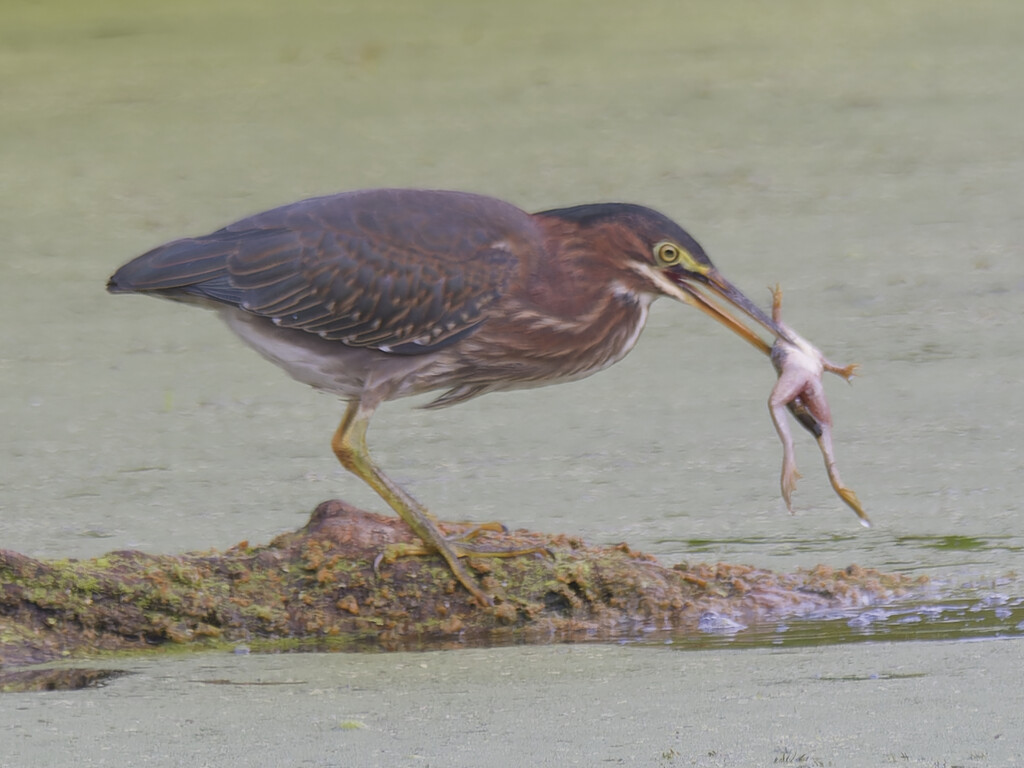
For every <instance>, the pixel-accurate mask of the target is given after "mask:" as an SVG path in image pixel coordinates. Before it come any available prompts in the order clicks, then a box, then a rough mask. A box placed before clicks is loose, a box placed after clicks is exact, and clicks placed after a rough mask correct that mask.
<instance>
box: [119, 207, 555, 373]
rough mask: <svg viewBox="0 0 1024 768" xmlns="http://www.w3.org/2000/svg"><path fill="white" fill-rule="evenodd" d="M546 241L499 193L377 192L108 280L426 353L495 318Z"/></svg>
mask: <svg viewBox="0 0 1024 768" xmlns="http://www.w3.org/2000/svg"><path fill="white" fill-rule="evenodd" d="M542 247H543V246H542V240H541V237H540V234H539V233H538V232H537V230H536V228H535V225H534V224H533V222H532V220H531V218H530V217H529V216H528V215H527V214H526V213H524V212H523V211H521V210H519V209H518V208H515V207H514V206H511V205H509V204H507V203H503V202H501V201H499V200H495V199H493V198H488V197H481V196H478V195H469V194H464V193H458V192H439V191H426V190H367V191H361V192H349V193H343V194H340V195H334V196H330V197H322V198H313V199H310V200H304V201H301V202H298V203H293V204H292V205H288V206H283V207H281V208H276V209H273V210H271V211H266V212H264V213H261V214H256V215H255V216H251V217H249V218H247V219H242V220H241V221H238V222H236V223H234V224H231V225H229V226H227V227H225V228H223V229H220V230H218V231H216V232H214V233H212V234H210V235H207V236H206V237H199V238H186V239H183V240H176V241H174V242H172V243H168V244H167V245H164V246H161V247H159V248H156V249H154V250H152V251H150V252H149V253H146V254H143V255H142V256H139V257H138V258H136V259H135V260H133V261H131V262H129V263H128V264H126V265H125V266H123V267H122V268H121V269H120V270H118V271H117V273H115V275H114V276H113V277H112V278H111V280H110V283H109V284H108V288H109V290H111V291H113V292H140V293H154V294H158V295H163V296H166V297H168V298H175V299H179V300H184V301H196V300H198V301H203V302H208V303H209V302H213V303H224V304H230V305H234V306H238V307H240V308H242V309H244V310H246V311H248V312H252V313H253V314H256V315H261V316H263V317H267V318H270V319H272V320H273V321H274V322H275V323H277V324H278V325H280V326H283V327H287V328H296V329H300V330H303V331H307V332H309V333H315V334H317V335H319V336H321V337H323V338H325V339H329V340H333V341H338V342H341V343H344V344H347V345H349V346H367V347H377V348H381V349H384V350H386V351H390V352H395V353H398V354H418V353H422V352H426V351H429V350H431V349H437V348H439V347H441V346H444V345H445V344H446V343H452V342H453V341H455V340H457V339H459V338H462V337H464V336H465V335H466V334H468V333H471V332H472V331H473V330H474V329H475V328H476V327H478V326H479V324H480V323H482V322H484V321H485V320H486V319H487V313H488V311H489V308H491V307H493V306H494V304H495V303H496V302H497V301H498V299H500V297H501V296H502V294H503V292H504V291H506V290H507V288H508V285H509V281H510V280H511V279H512V278H513V277H514V275H515V274H516V273H517V271H518V270H519V268H520V263H521V259H523V257H525V256H534V255H536V254H537V251H538V249H541V248H542Z"/></svg>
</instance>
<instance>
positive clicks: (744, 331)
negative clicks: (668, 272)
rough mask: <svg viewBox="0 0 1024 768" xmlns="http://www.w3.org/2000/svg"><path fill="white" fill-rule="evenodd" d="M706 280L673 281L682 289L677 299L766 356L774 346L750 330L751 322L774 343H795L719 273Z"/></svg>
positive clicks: (711, 272)
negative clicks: (711, 318) (776, 339)
mask: <svg viewBox="0 0 1024 768" xmlns="http://www.w3.org/2000/svg"><path fill="white" fill-rule="evenodd" d="M705 277H706V279H707V282H706V283H695V282H693V281H692V280H673V281H672V282H673V284H674V285H675V286H677V287H678V288H680V289H681V294H682V295H680V296H677V297H676V298H678V299H680V300H681V301H685V302H686V303H687V304H690V305H691V306H694V307H696V308H697V309H699V310H700V311H701V312H704V313H705V314H706V315H708V316H710V317H713V318H714V319H715V320H717V321H718V322H720V323H721V324H722V325H724V326H725V327H726V328H729V329H730V330H732V331H733V332H734V333H736V334H737V335H738V336H740V337H741V338H743V339H746V340H747V341H748V342H750V343H751V344H753V345H754V346H755V347H757V349H759V350H761V351H762V352H764V353H765V354H766V355H770V354H771V353H772V345H771V344H770V343H768V342H766V341H765V340H764V339H763V338H762V337H761V336H760V335H759V334H758V333H757V331H756V330H754V328H751V327H750V324H749V321H750V320H753V321H754V322H755V323H756V325H757V326H760V327H761V328H764V329H765V330H767V331H768V332H769V333H770V334H771V335H772V337H773V341H774V338H782V339H785V340H787V341H792V339H790V338H789V334H788V333H786V331H785V330H784V329H783V328H780V327H779V326H778V324H776V322H775V321H774V320H772V319H771V318H770V317H768V315H766V314H765V313H764V312H763V311H762V310H761V308H760V307H758V306H757V305H756V304H755V303H754V302H753V301H751V300H750V299H748V298H747V297H746V295H744V293H743V292H742V291H740V289H739V288H737V287H736V286H734V285H733V284H732V283H730V282H729V281H728V280H726V279H725V278H724V277H722V275H721V274H719V272H718V271H717V270H715V269H712V270H711V271H710V272H708V273H707V275H706V276H705ZM730 310H733V311H730ZM735 310H738V312H737V311H735Z"/></svg>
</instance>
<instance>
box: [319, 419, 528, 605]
mask: <svg viewBox="0 0 1024 768" xmlns="http://www.w3.org/2000/svg"><path fill="white" fill-rule="evenodd" d="M374 410H375V408H374V407H371V406H367V405H365V404H364V403H363V402H361V401H360V400H352V401H350V402H349V404H348V407H347V408H346V409H345V415H344V416H343V417H342V419H341V423H340V424H339V425H338V429H337V430H335V432H334V437H333V438H332V440H331V448H332V449H333V450H334V455H335V456H337V457H338V461H340V462H341V465H342V466H343V467H345V469H347V470H348V471H349V472H351V473H352V474H354V475H356V476H357V477H359V478H360V479H361V480H363V482H365V483H366V484H367V485H369V486H370V487H371V488H373V490H375V491H376V492H377V494H378V495H379V496H380V497H381V498H382V499H384V501H386V502H387V503H388V504H389V505H390V506H391V508H392V509H393V510H395V512H397V513H398V516H399V517H401V518H402V520H404V521H405V522H406V524H407V525H408V526H409V527H410V528H411V529H412V531H413V533H415V534H416V535H417V536H418V537H419V538H420V539H421V540H422V541H423V543H424V545H425V547H422V548H421V547H418V546H417V545H415V544H413V545H402V546H399V547H396V548H394V551H391V552H388V553H386V554H385V555H384V556H383V557H382V558H378V562H379V561H380V560H381V559H385V560H389V561H390V560H394V559H395V558H396V557H399V556H403V555H412V554H428V553H432V552H437V553H438V554H440V555H441V557H443V558H444V559H445V561H446V562H447V563H448V567H449V568H450V569H451V571H452V574H453V575H454V576H455V578H456V579H458V581H459V583H460V584H462V586H464V587H465V588H466V589H467V590H468V591H469V592H470V594H472V595H473V597H475V598H476V599H477V601H478V602H479V603H480V604H481V605H492V604H493V600H492V599H491V597H490V596H489V595H488V594H487V593H486V592H484V591H483V590H482V589H481V588H480V585H479V584H478V583H477V581H476V579H475V578H474V577H473V576H472V574H470V572H469V571H468V570H467V569H466V567H465V566H464V565H463V564H462V562H461V561H460V560H459V558H460V557H463V556H465V555H476V556H481V557H487V556H489V557H515V556H518V555H525V554H531V553H533V552H538V551H543V550H544V547H537V546H530V547H519V548H515V549H506V550H489V549H482V548H481V549H478V548H476V547H474V546H472V545H470V544H469V543H468V542H469V540H470V539H472V538H474V537H476V536H477V535H478V534H479V533H481V532H482V531H484V530H495V526H497V524H494V525H492V524H484V525H480V526H476V527H474V528H471V529H470V530H469V531H463V532H460V533H457V534H455V535H454V536H452V537H448V536H445V535H444V533H443V532H442V531H441V528H440V527H439V525H438V522H437V519H436V518H435V517H434V516H433V515H431V514H430V513H429V512H427V510H426V509H425V508H424V507H423V506H422V505H421V504H420V503H419V502H418V501H416V499H414V498H413V497H412V496H410V495H409V494H408V493H406V492H405V491H404V490H403V489H402V487H401V486H400V485H398V483H396V482H394V481H393V480H392V479H391V478H389V477H388V476H387V475H385V474H384V473H383V472H382V471H381V470H380V469H379V468H378V467H377V465H376V464H374V462H373V459H371V458H370V451H369V448H368V447H367V445H366V430H367V427H368V426H369V423H370V417H371V416H372V415H373V412H374ZM375 565H376V564H375Z"/></svg>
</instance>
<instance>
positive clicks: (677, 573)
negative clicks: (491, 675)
mask: <svg viewBox="0 0 1024 768" xmlns="http://www.w3.org/2000/svg"><path fill="white" fill-rule="evenodd" d="M445 527H448V528H450V529H451V530H452V531H457V530H458V526H447V525H446V526H445ZM474 543H475V544H476V545H478V546H480V547H481V548H487V547H493V548H494V549H495V550H502V549H509V548H532V549H535V550H537V552H536V553H535V554H530V555H523V556H517V557H483V556H479V557H478V556H474V557H473V558H471V559H470V560H469V566H470V568H471V570H473V571H474V572H475V573H476V574H478V576H479V578H480V580H481V584H482V585H483V587H484V589H485V590H487V591H488V592H489V593H490V594H493V595H494V596H495V601H494V605H493V606H487V607H482V606H480V605H478V604H477V603H476V602H475V601H474V599H473V598H472V596H471V595H470V594H469V593H468V592H466V590H465V589H463V588H462V587H461V586H460V585H459V584H458V583H457V582H456V580H455V579H454V578H453V577H452V574H451V572H450V571H449V570H448V568H447V567H446V565H445V564H444V562H443V561H442V560H441V559H440V558H439V557H435V556H429V555H428V556H423V555H413V556H404V557H397V558H394V559H392V558H390V557H383V558H382V554H386V553H389V552H394V551H395V550H396V549H400V548H401V547H402V546H406V547H410V548H414V546H415V544H416V542H415V540H414V538H413V537H412V534H411V533H410V532H409V530H408V528H407V527H406V526H405V525H404V523H402V522H401V521H400V520H398V519H397V518H393V517H384V516H380V515H375V514H371V513H368V512H363V511H361V510H358V509H355V508H353V507H351V506H349V505H347V504H345V503H344V502H340V501H328V502H324V503H323V504H321V505H320V506H319V507H318V508H317V509H316V511H315V512H314V513H313V515H312V517H311V519H310V521H309V523H308V524H307V525H306V526H305V527H304V528H302V529H301V530H298V531H296V532H294V533H289V534H284V535H282V536H278V537H277V538H276V539H274V540H273V541H271V542H270V543H269V544H268V545H266V546H258V547H250V546H249V545H248V544H247V543H242V544H238V545H236V546H235V547H232V548H231V549H229V550H227V551H226V552H200V553H187V554H182V555H150V554H145V553H142V552H136V551H121V552H111V553H109V554H107V555H105V556H103V557H100V558H96V559H93V560H82V561H77V560H61V561H40V560H34V559H32V558H28V557H25V556H23V555H20V554H17V553H15V552H8V551H2V550H0V667H6V668H10V667H11V666H14V665H22V664H27V663H35V662H41V661H46V660H50V659H55V658H60V657H66V656H70V655H81V654H87V653H92V652H96V651H108V650H132V649H143V648H147V647H151V646H155V645H161V644H171V643H173V644H177V645H188V644H192V645H196V646H204V645H212V644H225V643H241V642H244V643H247V644H250V645H253V644H256V645H258V644H259V643H261V642H271V643H288V642H308V643H322V644H327V645H329V646H330V647H335V648H339V647H359V646H365V645H367V644H369V645H372V646H373V647H379V648H385V649H398V648H414V647H424V646H425V645H431V646H435V647H436V646H445V645H452V646H455V645H460V646H461V645H474V644H477V645H484V644H487V645H489V644H496V643H511V642H561V641H572V640H608V639H613V638H623V637H632V636H637V635H639V634H642V633H644V632H647V631H649V630H651V629H657V630H672V631H674V632H679V633H685V632H700V631H706V630H707V622H708V621H709V618H708V617H714V618H715V619H718V620H722V621H733V622H737V623H742V624H751V623H753V622H759V621H765V620H777V619H782V618H793V617H798V616H801V615H807V614H809V613H812V612H819V611H821V610H823V609H828V608H834V609H842V608H851V607H856V606H863V605H869V604H871V603H874V602H878V601H881V600H889V599H891V598H893V597H895V596H898V595H899V594H901V593H902V592H904V591H906V590H907V588H908V587H910V586H911V584H912V582H911V581H910V580H909V579H907V578H906V577H901V576H893V575H886V574H881V573H878V572H876V571H871V570H865V569H861V568H858V567H856V566H852V567H850V568H848V569H846V570H839V571H836V570H831V569H828V568H825V567H818V568H816V569H814V570H811V571H807V572H801V573H797V574H775V573H772V572H769V571H764V570H759V569H756V568H751V567H748V566H737V565H726V564H717V565H708V564H699V565H690V566H687V565H676V566H675V567H666V566H664V565H662V564H660V563H658V562H657V561H656V560H655V559H654V558H653V557H650V556H648V555H644V554H642V553H639V552H635V551H633V550H631V549H630V548H629V547H628V546H626V545H625V544H621V545H618V546H613V547H589V546H586V545H585V544H584V543H583V542H581V541H580V540H578V539H574V538H571V537H567V536H564V535H545V534H539V533H532V532H527V531H516V532H512V533H505V532H491V531H484V532H481V533H479V534H478V535H477V536H476V537H475V538H474ZM375 566H376V567H375ZM702 621H703V622H704V624H703V625H702Z"/></svg>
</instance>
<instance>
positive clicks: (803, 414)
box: [768, 285, 871, 528]
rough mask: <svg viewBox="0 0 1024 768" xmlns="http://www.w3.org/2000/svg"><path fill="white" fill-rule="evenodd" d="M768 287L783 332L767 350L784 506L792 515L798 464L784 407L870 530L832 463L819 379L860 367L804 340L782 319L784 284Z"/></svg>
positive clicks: (840, 493)
mask: <svg viewBox="0 0 1024 768" xmlns="http://www.w3.org/2000/svg"><path fill="white" fill-rule="evenodd" d="M771 291H772V320H773V321H774V322H775V323H776V325H778V326H779V328H780V329H781V330H782V331H783V333H784V334H785V336H780V337H779V338H778V339H777V340H776V341H775V344H774V345H773V346H772V349H771V361H772V365H773V366H774V367H775V371H776V373H778V381H777V382H776V383H775V386H774V387H773V389H772V392H771V395H770V396H769V397H768V410H769V412H770V413H771V417H772V422H773V423H774V424H775V430H776V431H777V432H778V433H779V439H780V440H781V441H782V451H783V452H782V476H781V478H780V486H781V488H782V498H783V500H785V502H786V508H787V509H788V510H789V512H790V514H792V513H793V491H794V490H795V489H796V482H797V479H798V478H799V477H800V473H799V471H797V467H796V452H795V449H794V447H793V436H792V434H791V433H790V428H789V421H788V420H787V418H786V409H787V408H788V409H789V410H790V411H792V413H793V415H794V416H795V417H796V419H797V420H798V421H800V423H801V424H802V425H803V426H804V427H806V428H807V429H808V431H810V432H811V433H812V434H813V435H814V437H815V439H816V440H817V442H818V448H819V449H820V450H821V455H822V457H823V458H824V460H825V470H826V472H827V473H828V479H829V483H831V485H832V489H833V490H834V491H835V492H836V494H837V495H838V496H839V498H841V499H842V500H843V501H844V502H845V503H846V504H847V506H849V507H850V509H852V510H853V511H854V512H855V513H856V514H857V517H858V518H859V519H860V522H861V524H862V525H863V526H865V527H867V528H870V527H871V520H870V518H869V517H868V516H867V513H865V512H864V508H863V506H862V505H861V503H860V499H858V498H857V494H856V493H854V491H853V490H852V489H850V488H848V487H847V486H846V485H844V484H843V481H842V478H841V477H840V476H839V469H838V468H837V466H836V459H835V451H834V449H833V446H832V411H831V409H830V408H829V405H828V400H827V399H826V398H825V387H824V384H823V383H822V379H823V377H824V374H825V372H826V371H827V372H829V373H834V374H836V375H837V376H841V377H842V378H844V379H846V381H847V382H849V381H851V379H852V378H853V376H854V375H855V372H856V370H857V368H858V366H857V365H856V364H854V365H844V366H840V365H836V364H835V363H832V362H830V361H829V360H828V358H826V357H825V356H824V355H823V354H822V353H821V351H820V350H819V349H818V348H817V347H815V346H814V345H813V344H811V343H810V342H809V341H807V339H805V338H803V337H802V336H800V335H799V334H798V333H796V331H794V330H793V329H792V328H790V327H789V326H788V325H786V324H785V323H783V321H782V288H781V287H779V286H778V285H776V286H775V287H774V288H772V289H771Z"/></svg>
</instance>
